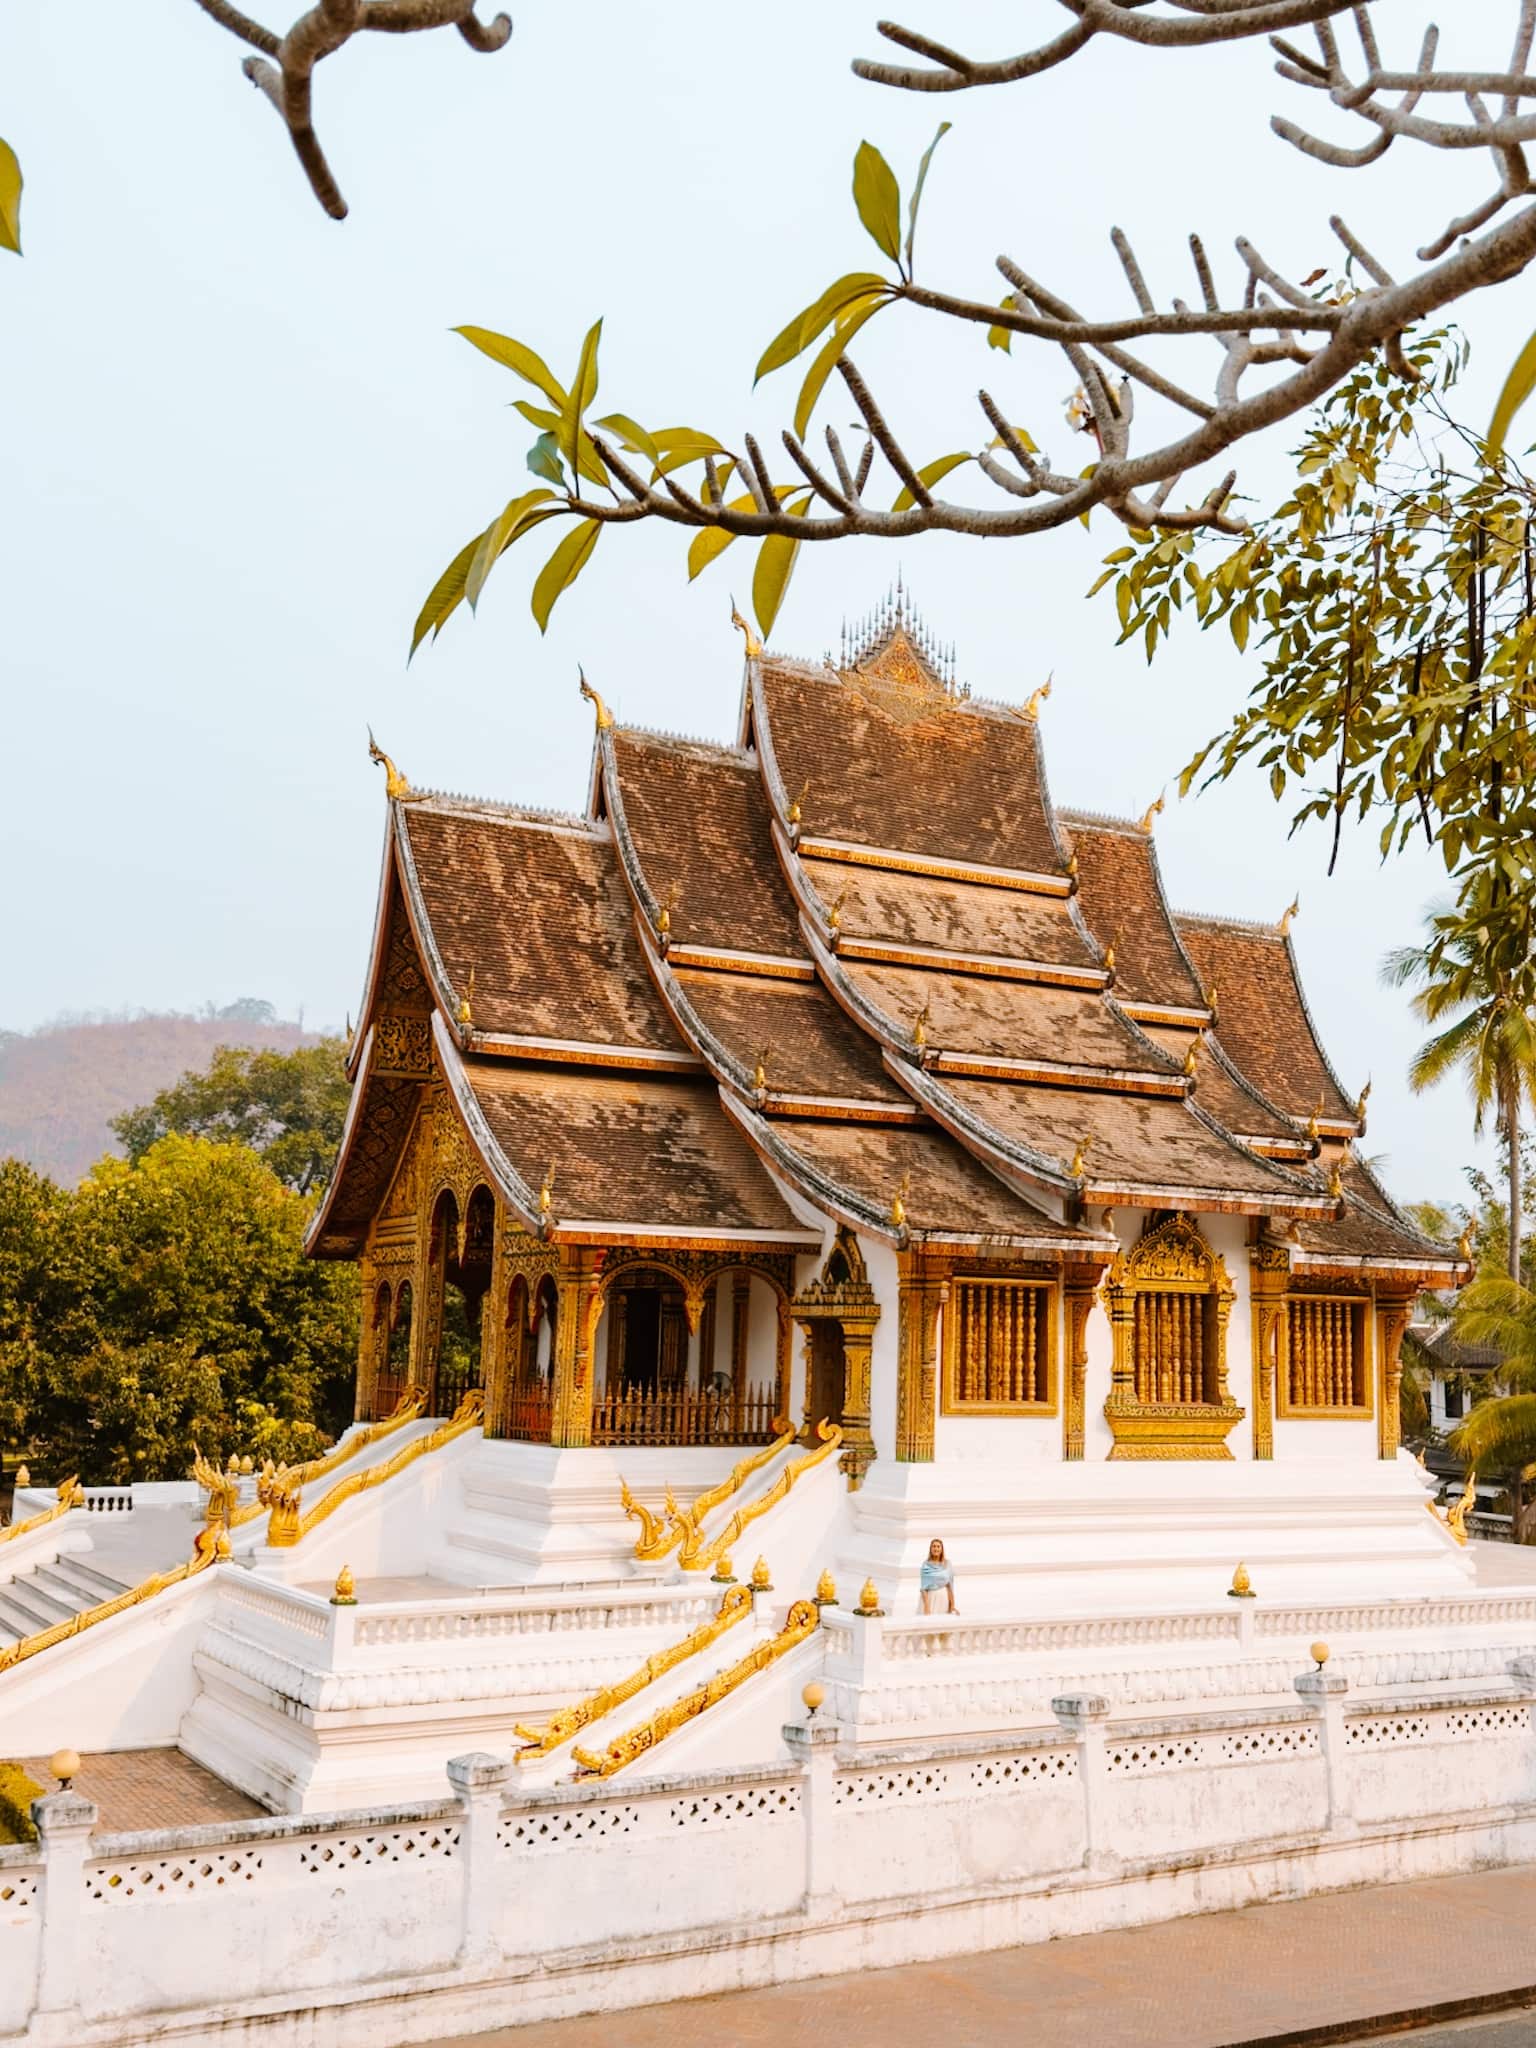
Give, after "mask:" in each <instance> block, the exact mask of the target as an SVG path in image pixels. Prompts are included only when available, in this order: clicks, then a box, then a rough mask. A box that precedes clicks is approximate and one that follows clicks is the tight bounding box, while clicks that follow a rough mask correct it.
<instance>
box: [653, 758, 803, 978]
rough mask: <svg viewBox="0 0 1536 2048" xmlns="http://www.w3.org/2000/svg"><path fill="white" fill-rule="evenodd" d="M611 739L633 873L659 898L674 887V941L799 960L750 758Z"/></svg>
mask: <svg viewBox="0 0 1536 2048" xmlns="http://www.w3.org/2000/svg"><path fill="white" fill-rule="evenodd" d="M612 739H613V756H614V764H615V766H616V768H617V770H618V777H619V791H620V797H621V800H622V802H623V807H624V817H625V820H626V822H627V824H628V826H629V832H630V837H631V839H632V841H633V842H634V847H635V851H636V854H637V855H638V856H639V861H640V868H641V871H642V873H643V874H644V876H645V880H646V882H647V884H648V886H649V887H650V890H651V892H652V894H653V895H654V896H655V897H656V898H657V900H658V902H665V901H666V900H667V897H668V894H669V892H670V891H671V890H672V888H673V886H674V885H676V888H677V901H676V904H675V906H674V907H673V909H672V913H671V915H672V936H673V938H674V940H676V941H677V942H679V943H680V944H685V945H694V946H713V947H721V948H725V949H729V950H732V951H743V952H748V953H773V954H779V955H791V956H793V957H796V958H799V959H804V958H805V957H806V953H805V941H804V940H803V939H802V938H801V936H800V931H799V927H798V925H797V924H796V921H795V913H794V905H793V903H792V902H791V900H790V897H789V894H788V891H787V890H786V889H785V887H784V884H783V880H782V878H781V876H780V874H779V864H778V858H777V856H776V855H775V853H774V850H773V840H772V838H771V836H770V830H769V814H768V799H767V797H766V795H765V794H764V791H763V785H762V778H761V776H760V774H759V772H758V764H757V760H756V757H755V756H753V755H751V754H744V753H740V752H737V751H735V750H734V749H732V748H727V747H711V746H706V745H705V744H704V743H703V742H701V741H693V740H675V739H669V738H664V737H662V736H661V735H659V734H656V733H646V732H631V731H628V730H625V729H623V728H616V729H615V730H614V732H613V734H612Z"/></svg>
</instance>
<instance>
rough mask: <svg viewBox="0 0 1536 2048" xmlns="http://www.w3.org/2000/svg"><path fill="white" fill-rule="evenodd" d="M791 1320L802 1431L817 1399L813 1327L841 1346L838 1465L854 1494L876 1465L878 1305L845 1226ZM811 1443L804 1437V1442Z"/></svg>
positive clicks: (802, 1292)
mask: <svg viewBox="0 0 1536 2048" xmlns="http://www.w3.org/2000/svg"><path fill="white" fill-rule="evenodd" d="M791 1308H792V1309H793V1312H794V1316H795V1319H796V1321H797V1322H799V1323H800V1324H801V1325H802V1326H803V1327H804V1328H805V1330H806V1333H807V1339H808V1341H807V1345H806V1385H805V1398H806V1414H805V1420H806V1429H807V1432H809V1430H810V1428H811V1426H812V1423H813V1420H819V1419H820V1418H813V1416H812V1412H811V1411H812V1408H813V1407H814V1405H815V1400H816V1395H815V1391H814V1388H813V1385H812V1380H813V1377H814V1376H813V1373H812V1371H811V1344H810V1342H809V1338H810V1335H811V1331H812V1328H813V1326H814V1325H815V1324H817V1323H836V1324H837V1325H838V1327H839V1329H840V1330H841V1332H842V1341H843V1412H842V1414H841V1416H840V1417H839V1418H838V1419H839V1420H840V1422H841V1423H842V1426H843V1435H844V1439H845V1442H846V1446H847V1447H846V1449H845V1450H844V1452H843V1455H842V1457H841V1458H840V1459H839V1460H838V1463H839V1465H840V1467H841V1469H842V1471H843V1472H844V1473H845V1474H846V1475H847V1479H848V1490H849V1492H850V1493H854V1492H857V1490H858V1488H859V1487H860V1486H861V1485H862V1484H863V1481H864V1474H865V1473H866V1472H867V1471H868V1469H869V1467H870V1465H871V1464H872V1463H873V1462H874V1456H875V1440H874V1436H873V1433H872V1431H871V1428H870V1412H869V1409H870V1361H871V1355H872V1352H873V1348H874V1335H875V1325H876V1323H878V1322H879V1320H880V1304H879V1302H878V1301H877V1300H876V1299H875V1290H874V1288H873V1287H871V1285H870V1283H869V1273H868V1269H867V1268H866V1266H865V1264H864V1255H863V1253H862V1252H861V1251H860V1250H859V1241H858V1239H857V1237H856V1236H855V1235H854V1233H853V1232H852V1231H851V1230H849V1229H848V1227H847V1226H846V1224H840V1225H839V1226H838V1231H837V1235H836V1237H835V1238H834V1239H833V1241H832V1249H831V1250H830V1251H829V1252H828V1254H827V1258H826V1263H825V1265H824V1266H823V1267H822V1269H821V1271H820V1272H819V1273H818V1274H817V1276H816V1278H815V1279H814V1280H812V1281H810V1282H808V1283H807V1285H806V1286H804V1287H803V1288H801V1290H800V1292H799V1293H798V1294H797V1295H796V1296H795V1298H794V1301H793V1302H792V1303H791ZM808 1440H809V1437H808V1436H807V1441H808Z"/></svg>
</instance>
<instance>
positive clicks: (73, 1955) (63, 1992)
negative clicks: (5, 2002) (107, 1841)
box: [27, 1792, 98, 2042]
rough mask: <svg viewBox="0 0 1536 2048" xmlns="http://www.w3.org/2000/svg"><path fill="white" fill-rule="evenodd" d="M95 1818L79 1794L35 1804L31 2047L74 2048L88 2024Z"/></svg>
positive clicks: (51, 1797) (59, 1794)
mask: <svg viewBox="0 0 1536 2048" xmlns="http://www.w3.org/2000/svg"><path fill="white" fill-rule="evenodd" d="M97 1818H98V1815H97V1810H96V1807H95V1806H94V1805H93V1804H92V1802H91V1801H90V1800H89V1799H85V1798H82V1797H81V1795H80V1794H79V1793H78V1792H49V1793H47V1794H45V1796H44V1797H43V1798H41V1799H34V1800H33V1801H32V1824H33V1826H34V1827H35V1828H36V1829H37V1844H38V1848H39V1849H40V1850H41V1852H42V1858H43V1881H42V1887H41V1896H40V1898H39V1900H38V1907H37V1910H38V1916H39V1934H38V1945H37V1995H36V2000H35V2003H34V2006H33V2014H32V2024H31V2026H30V2027H29V2028H28V2030H27V2039H28V2041H35V2042H44V2041H60V2042H72V2041H75V2040H77V2039H78V2038H79V2031H80V2028H81V2026H82V2025H83V2024H84V2016H83V2014H82V2013H81V2011H80V1961H81V1951H82V1947H83V1940H84V1937H83V1932H82V1922H83V1919H84V1914H85V1856H86V1850H87V1849H88V1848H89V1846H90V1839H91V1830H92V1828H94V1827H95V1825H96V1821H97Z"/></svg>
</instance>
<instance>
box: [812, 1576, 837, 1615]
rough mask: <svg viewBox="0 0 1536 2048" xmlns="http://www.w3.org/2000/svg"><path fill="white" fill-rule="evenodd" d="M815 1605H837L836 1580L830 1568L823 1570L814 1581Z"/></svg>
mask: <svg viewBox="0 0 1536 2048" xmlns="http://www.w3.org/2000/svg"><path fill="white" fill-rule="evenodd" d="M816 1605H817V1606H818V1607H835V1606H836V1605H837V1581H836V1579H834V1578H833V1576H832V1573H831V1571H830V1570H827V1571H824V1572H823V1573H822V1575H821V1577H820V1578H819V1579H818V1580H817V1581H816Z"/></svg>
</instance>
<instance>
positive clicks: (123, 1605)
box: [0, 1528, 229, 1672]
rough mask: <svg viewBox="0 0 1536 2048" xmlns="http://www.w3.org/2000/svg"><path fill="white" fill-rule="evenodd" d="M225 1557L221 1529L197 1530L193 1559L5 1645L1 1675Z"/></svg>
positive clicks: (226, 1551) (0, 1653) (226, 1542)
mask: <svg viewBox="0 0 1536 2048" xmlns="http://www.w3.org/2000/svg"><path fill="white" fill-rule="evenodd" d="M228 1557H229V1538H228V1537H227V1536H226V1535H225V1534H224V1531H223V1530H222V1529H218V1530H215V1529H212V1528H208V1529H199V1530H198V1532H197V1536H196V1538H195V1539H194V1542H193V1547H192V1555H191V1556H190V1557H189V1558H188V1559H187V1561H186V1563H185V1564H179V1565H175V1566H173V1567H172V1569H171V1570H170V1571H168V1572H154V1573H152V1574H151V1575H150V1577H149V1578H147V1579H145V1580H144V1581H143V1582H142V1583H141V1584H140V1585H137V1586H130V1587H129V1589H128V1591H127V1592H126V1593H118V1594H115V1595H114V1596H113V1598H112V1599H110V1600H102V1601H99V1602H98V1603H97V1604H96V1606H94V1607H86V1608H83V1609H82V1610H81V1611H80V1613H79V1614H72V1615H70V1617H69V1619H68V1620H67V1621H56V1622H55V1623H54V1624H53V1626H52V1628H43V1629H39V1630H38V1631H37V1632H36V1634H35V1635H30V1636H23V1637H22V1638H21V1641H20V1642H19V1643H10V1644H8V1645H7V1646H6V1648H4V1649H0V1672H6V1671H9V1670H10V1669H11V1668H12V1667H13V1666H14V1665H17V1664H21V1663H24V1662H25V1661H26V1659H27V1658H28V1657H36V1656H37V1655H38V1654H39V1653H40V1652H41V1651H43V1650H51V1649H52V1648H53V1646H54V1644H55V1643H63V1642H67V1641H68V1640H69V1638H70V1637H71V1636H78V1635H81V1634H83V1633H84V1631H85V1630H86V1629H88V1628H95V1627H96V1625H97V1623H98V1622H103V1621H110V1620H111V1619H112V1617H113V1615H115V1614H124V1613H126V1612H127V1610H128V1609H129V1608H130V1607H139V1606H142V1605H143V1603H144V1602H145V1601H146V1600H153V1599H154V1597H155V1595H156V1594H157V1593H163V1592H165V1591H166V1589H167V1588H168V1587H170V1586H179V1585H181V1584H182V1583H183V1581H184V1580H186V1579H195V1578H196V1577H197V1575H198V1573H199V1572H205V1571H206V1570H207V1569H208V1567H209V1565H211V1564H222V1563H224V1562H225V1561H226V1560H227V1558H228Z"/></svg>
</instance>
